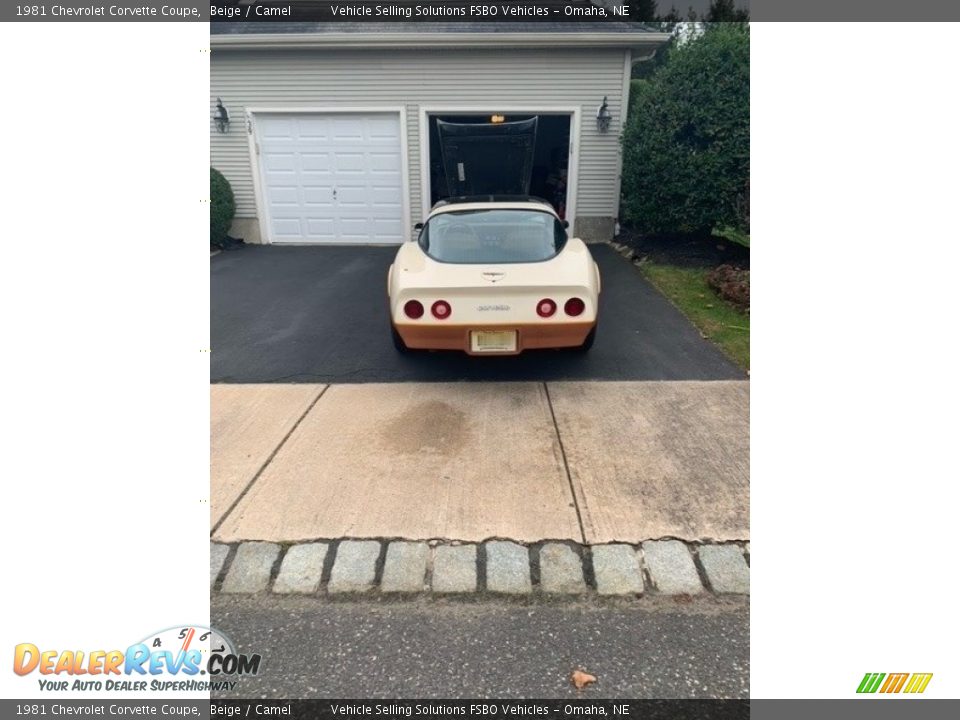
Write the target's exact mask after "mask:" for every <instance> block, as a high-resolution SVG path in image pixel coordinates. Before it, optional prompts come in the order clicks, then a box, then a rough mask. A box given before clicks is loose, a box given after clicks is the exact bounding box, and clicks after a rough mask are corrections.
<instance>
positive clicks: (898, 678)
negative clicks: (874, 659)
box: [857, 673, 933, 694]
mask: <svg viewBox="0 0 960 720" xmlns="http://www.w3.org/2000/svg"><path fill="white" fill-rule="evenodd" d="M884 678H886V682H884ZM931 678H933V673H913V674H912V675H911V674H910V673H890V674H889V675H885V674H884V673H866V674H865V675H864V676H863V680H861V681H860V685H859V686H858V687H857V692H858V693H875V692H877V690H878V689H879V690H880V692H881V693H886V694H890V693H898V692H900V691H901V690H903V692H905V693H911V694H918V693H922V692H923V691H924V690H926V689H927V685H929V684H930V680H931ZM881 683H883V685H882V686H881ZM904 685H906V687H904Z"/></svg>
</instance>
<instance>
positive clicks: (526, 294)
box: [387, 196, 600, 355]
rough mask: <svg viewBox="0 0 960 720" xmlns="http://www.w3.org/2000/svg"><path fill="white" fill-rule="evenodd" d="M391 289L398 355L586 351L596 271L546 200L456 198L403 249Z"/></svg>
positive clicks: (593, 318) (593, 324)
mask: <svg viewBox="0 0 960 720" xmlns="http://www.w3.org/2000/svg"><path fill="white" fill-rule="evenodd" d="M418 227H420V226H418ZM387 294H388V296H389V299H390V319H391V323H392V325H393V341H394V345H395V346H396V347H397V349H398V350H400V351H406V350H409V349H417V350H420V349H422V350H462V351H464V352H466V353H469V354H471V355H516V354H517V353H520V352H522V351H524V350H530V349H533V348H579V349H582V350H588V349H589V348H590V347H591V346H592V345H593V340H594V337H595V335H596V329H597V303H598V300H599V296H600V271H599V269H598V268H597V264H596V263H595V262H594V261H593V257H592V256H591V255H590V251H589V250H588V249H587V246H586V245H585V244H584V243H583V241H581V240H579V239H577V238H567V232H566V223H565V222H563V221H562V220H560V219H559V218H558V217H557V214H556V212H555V211H554V209H553V208H552V207H551V206H550V204H549V203H547V202H546V201H543V200H538V199H536V198H529V197H498V196H484V197H471V198H457V199H451V200H446V201H443V202H440V203H437V205H435V206H434V208H433V210H432V211H431V212H430V216H429V217H428V218H427V221H426V223H424V224H423V226H422V227H421V228H420V236H419V238H417V239H416V240H414V241H411V242H406V243H404V244H403V245H402V246H401V247H400V250H399V252H397V257H396V258H395V259H394V261H393V265H391V266H390V271H389V273H388V276H387Z"/></svg>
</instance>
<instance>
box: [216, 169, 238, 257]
mask: <svg viewBox="0 0 960 720" xmlns="http://www.w3.org/2000/svg"><path fill="white" fill-rule="evenodd" d="M236 209H237V205H236V202H235V201H234V199H233V190H232V189H231V187H230V183H229V182H227V179H226V178H225V177H224V176H223V175H222V174H221V173H220V171H219V170H215V169H214V168H210V244H211V245H216V246H218V247H219V246H220V245H222V244H223V242H224V240H226V237H227V233H228V232H229V231H230V223H231V222H233V214H234V212H236Z"/></svg>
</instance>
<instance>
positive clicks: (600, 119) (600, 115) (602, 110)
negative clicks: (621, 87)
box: [597, 95, 613, 133]
mask: <svg viewBox="0 0 960 720" xmlns="http://www.w3.org/2000/svg"><path fill="white" fill-rule="evenodd" d="M612 119H613V115H611V114H610V109H609V108H608V107H607V96H606V95H604V96H603V102H602V103H600V107H599V108H597V131H598V132H602V133H605V132H606V131H607V130H609V129H610V121H611V120H612Z"/></svg>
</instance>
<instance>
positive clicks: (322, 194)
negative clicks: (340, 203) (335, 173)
mask: <svg viewBox="0 0 960 720" xmlns="http://www.w3.org/2000/svg"><path fill="white" fill-rule="evenodd" d="M303 204H304V205H309V206H310V207H318V206H323V207H328V208H331V209H332V208H333V207H334V205H333V190H332V189H331V188H329V187H305V188H303Z"/></svg>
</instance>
